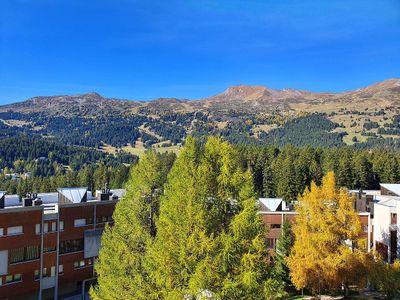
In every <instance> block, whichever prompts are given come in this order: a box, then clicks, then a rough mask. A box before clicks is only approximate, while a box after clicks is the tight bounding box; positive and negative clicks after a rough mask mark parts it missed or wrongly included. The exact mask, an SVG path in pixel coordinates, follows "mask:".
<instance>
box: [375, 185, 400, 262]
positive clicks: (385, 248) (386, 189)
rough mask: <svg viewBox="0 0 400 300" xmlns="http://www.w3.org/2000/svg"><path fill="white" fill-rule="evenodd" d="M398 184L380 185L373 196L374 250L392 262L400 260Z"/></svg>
mask: <svg viewBox="0 0 400 300" xmlns="http://www.w3.org/2000/svg"><path fill="white" fill-rule="evenodd" d="M399 214H400V184H388V183H382V184H381V185H380V190H379V191H376V192H375V194H374V220H373V227H374V249H375V250H376V251H378V252H379V253H380V254H381V255H382V257H383V258H384V259H385V260H386V261H388V262H393V261H394V260H395V259H398V258H400V244H399V241H400V239H399V226H400V220H398V218H397V216H398V215H399Z"/></svg>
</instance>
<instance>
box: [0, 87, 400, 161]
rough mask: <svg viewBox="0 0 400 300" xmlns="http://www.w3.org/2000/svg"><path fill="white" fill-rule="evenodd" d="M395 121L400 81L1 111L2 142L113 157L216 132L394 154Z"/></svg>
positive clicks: (92, 97) (54, 102)
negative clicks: (49, 143)
mask: <svg viewBox="0 0 400 300" xmlns="http://www.w3.org/2000/svg"><path fill="white" fill-rule="evenodd" d="M399 116H400V80H399V79H390V80H386V81H384V82H380V83H376V84H373V85H370V86H367V87H365V88H361V89H357V90H354V91H348V92H343V93H315V92H308V91H299V90H295V89H283V90H276V89H270V88H266V87H262V86H244V85H240V86H235V87H230V88H228V89H227V90H226V91H225V92H223V93H221V94H218V95H215V96H212V97H208V98H204V99H199V100H190V101H189V100H179V99H164V98H162V99H156V100H153V101H147V102H146V101H129V100H118V99H113V98H105V97H102V96H101V95H99V94H97V93H89V94H83V95H74V96H53V97H34V98H32V99H29V100H27V101H24V102H20V103H15V104H10V105H5V106H0V138H6V137H15V136H21V135H28V136H33V135H37V136H42V137H54V138H56V139H57V141H58V142H60V143H62V144H64V145H78V146H86V147H92V148H97V149H100V150H101V149H102V150H104V151H109V152H113V153H114V152H115V151H117V150H118V149H124V150H126V151H129V152H132V153H142V152H143V151H142V150H143V149H146V148H151V147H153V148H169V149H175V150H176V148H177V147H179V146H181V145H182V144H183V143H184V141H185V138H186V136H187V135H192V136H195V137H198V138H201V139H205V138H206V137H207V136H208V135H216V136H221V137H223V138H224V139H226V140H228V141H231V142H233V143H236V144H244V143H246V144H248V143H251V144H273V145H278V146H284V145H286V144H292V145H295V146H299V147H303V146H313V147H340V146H343V145H354V146H355V147H356V148H361V149H370V148H377V147H379V148H382V147H384V148H389V149H398V148H399V146H400V144H399V142H398V141H399V139H398V138H399V134H400V125H399V118H400V117H399ZM140 151H142V152H140Z"/></svg>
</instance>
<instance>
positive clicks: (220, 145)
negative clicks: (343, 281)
mask: <svg viewBox="0 0 400 300" xmlns="http://www.w3.org/2000/svg"><path fill="white" fill-rule="evenodd" d="M157 229H158V233H157V237H156V240H155V243H154V244H153V246H152V247H151V250H150V252H149V254H150V255H149V260H148V262H149V266H150V268H151V269H152V270H153V272H152V274H151V278H152V280H153V282H155V284H156V288H155V289H154V293H153V294H152V295H151V297H150V298H152V297H157V298H162V299H182V298H184V297H205V296H210V297H213V298H221V299H240V298H246V299H266V298H267V296H266V295H267V293H269V295H270V296H271V293H272V292H271V291H276V290H279V288H278V284H277V282H276V281H274V280H269V281H268V277H267V275H268V274H267V272H266V270H267V265H266V261H265V258H266V249H265V246H264V237H265V233H264V227H263V225H262V222H261V219H260V217H259V215H258V214H257V205H256V201H255V197H254V186H253V179H252V176H251V173H250V172H249V171H247V172H246V171H244V170H243V169H242V166H241V163H240V159H239V154H238V152H237V151H236V150H235V149H234V147H233V146H232V145H230V144H229V143H227V142H222V141H221V140H219V139H216V138H210V139H208V141H207V143H206V145H205V146H204V150H203V149H199V148H198V146H197V144H196V142H195V141H194V140H193V139H191V138H189V139H188V140H187V141H186V148H185V150H183V152H182V153H181V154H180V156H179V157H178V159H177V160H176V162H175V164H174V166H173V168H172V170H171V172H170V174H169V175H168V183H167V185H166V188H165V196H164V197H162V200H161V207H160V217H159V220H158V222H157ZM279 291H280V290H279ZM271 297H272V296H271Z"/></svg>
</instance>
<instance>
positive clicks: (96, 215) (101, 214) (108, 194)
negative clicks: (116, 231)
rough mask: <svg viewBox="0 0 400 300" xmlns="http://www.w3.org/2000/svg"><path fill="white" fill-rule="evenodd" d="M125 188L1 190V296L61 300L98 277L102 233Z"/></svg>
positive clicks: (5, 297) (0, 297)
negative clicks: (9, 192) (23, 195)
mask: <svg viewBox="0 0 400 300" xmlns="http://www.w3.org/2000/svg"><path fill="white" fill-rule="evenodd" d="M123 195H124V190H109V189H104V190H101V191H96V193H95V195H92V193H91V192H90V191H88V189H87V188H60V189H59V190H58V191H57V192H56V193H43V194H29V195H27V197H26V198H23V199H20V198H19V197H18V196H17V195H7V194H6V193H5V192H0V299H57V298H58V296H59V295H63V294H68V293H71V292H74V291H77V290H81V288H82V285H85V283H86V282H87V281H88V280H90V279H92V278H93V277H94V268H93V264H94V260H95V259H96V257H97V256H98V252H99V246H100V239H101V234H102V231H103V229H104V226H105V224H107V223H109V222H112V214H113V211H114V208H115V204H116V203H117V201H118V199H119V198H120V197H122V196H123Z"/></svg>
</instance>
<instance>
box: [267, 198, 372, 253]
mask: <svg viewBox="0 0 400 300" xmlns="http://www.w3.org/2000/svg"><path fill="white" fill-rule="evenodd" d="M259 207H260V210H259V213H260V215H261V217H262V220H263V223H264V225H265V227H266V245H267V248H268V253H269V257H270V260H273V256H274V254H275V249H276V241H277V239H278V238H279V236H280V234H281V230H282V229H281V227H282V224H283V222H284V221H285V220H287V221H289V222H290V223H291V224H293V223H294V222H295V221H296V216H297V212H296V211H295V210H294V206H293V205H287V204H286V202H285V201H284V200H283V199H281V198H260V199H259ZM357 213H358V216H359V218H360V222H361V226H362V229H363V232H362V235H361V238H365V239H366V241H367V249H366V250H367V251H368V252H369V251H370V250H371V248H372V247H373V243H372V241H373V234H372V233H373V230H372V219H371V213H370V212H366V211H357Z"/></svg>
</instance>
